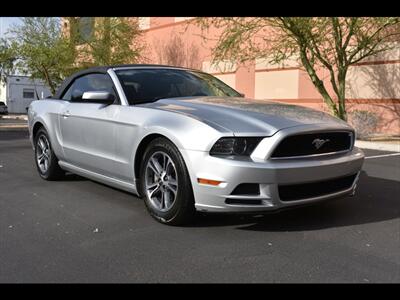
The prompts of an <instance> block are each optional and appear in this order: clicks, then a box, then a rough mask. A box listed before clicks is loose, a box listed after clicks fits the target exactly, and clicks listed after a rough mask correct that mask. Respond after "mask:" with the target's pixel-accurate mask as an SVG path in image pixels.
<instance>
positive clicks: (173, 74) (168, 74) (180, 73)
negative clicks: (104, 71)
mask: <svg viewBox="0 0 400 300" xmlns="http://www.w3.org/2000/svg"><path fill="white" fill-rule="evenodd" d="M115 73H116V74H117V76H118V78H119V81H120V82H121V85H122V88H123V90H124V92H125V95H126V97H127V100H128V102H129V104H130V105H134V104H138V103H145V102H152V101H156V100H158V99H162V98H177V97H198V96H228V97H240V96H241V95H240V94H239V93H238V92H237V91H235V90H234V89H232V88H231V87H229V86H228V85H226V84H225V83H223V82H222V81H221V80H219V79H217V78H215V77H214V76H212V75H209V74H206V73H202V72H196V71H190V70H178V69H124V70H116V71H115Z"/></svg>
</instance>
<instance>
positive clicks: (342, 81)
mask: <svg viewBox="0 0 400 300" xmlns="http://www.w3.org/2000/svg"><path fill="white" fill-rule="evenodd" d="M338 85H339V93H338V95H337V96H338V102H339V115H338V117H339V118H340V119H342V120H343V121H346V122H347V112H346V70H338Z"/></svg>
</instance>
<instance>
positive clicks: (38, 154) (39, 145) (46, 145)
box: [34, 128, 65, 180]
mask: <svg viewBox="0 0 400 300" xmlns="http://www.w3.org/2000/svg"><path fill="white" fill-rule="evenodd" d="M34 142H35V163H36V168H37V170H38V172H39V176H40V177H42V178H43V179H45V180H58V179H61V178H62V177H63V176H64V175H65V172H64V171H63V170H62V169H61V168H60V166H59V165H58V158H57V156H56V155H55V153H54V151H53V148H52V147H51V143H50V138H49V136H48V134H47V131H46V130H45V129H44V128H40V129H39V130H38V132H37V133H36V135H35V138H34Z"/></svg>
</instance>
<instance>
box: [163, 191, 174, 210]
mask: <svg viewBox="0 0 400 300" xmlns="http://www.w3.org/2000/svg"><path fill="white" fill-rule="evenodd" d="M174 197H175V196H174ZM171 205H172V201H171V195H170V193H168V191H167V190H165V192H164V206H165V207H166V208H170V207H171Z"/></svg>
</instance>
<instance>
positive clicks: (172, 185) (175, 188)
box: [167, 182, 178, 197]
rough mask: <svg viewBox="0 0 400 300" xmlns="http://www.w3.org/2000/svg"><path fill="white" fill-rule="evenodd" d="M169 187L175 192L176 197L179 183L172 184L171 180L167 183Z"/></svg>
mask: <svg viewBox="0 0 400 300" xmlns="http://www.w3.org/2000/svg"><path fill="white" fill-rule="evenodd" d="M167 188H168V189H169V190H170V191H171V192H172V193H174V197H175V196H176V191H177V188H178V186H177V184H175V185H174V184H171V182H168V184H167Z"/></svg>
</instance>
